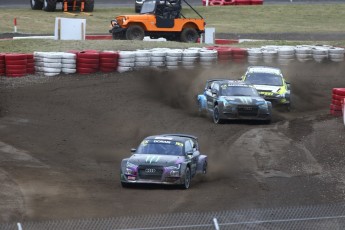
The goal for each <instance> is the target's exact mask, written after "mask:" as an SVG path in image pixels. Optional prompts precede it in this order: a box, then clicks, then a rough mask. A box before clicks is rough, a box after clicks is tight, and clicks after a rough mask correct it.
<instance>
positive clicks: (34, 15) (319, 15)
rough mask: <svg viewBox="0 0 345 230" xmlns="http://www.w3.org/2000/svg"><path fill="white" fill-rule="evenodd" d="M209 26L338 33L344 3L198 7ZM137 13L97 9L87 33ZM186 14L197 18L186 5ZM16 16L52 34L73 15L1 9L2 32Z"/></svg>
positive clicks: (23, 25)
mask: <svg viewBox="0 0 345 230" xmlns="http://www.w3.org/2000/svg"><path fill="white" fill-rule="evenodd" d="M195 8H196V9H197V10H198V11H199V12H200V14H201V15H203V17H204V18H205V21H206V23H207V26H208V27H215V28H216V32H218V33H229V32H231V33H283V32H298V33H313V32H318V33H332V32H333V33H336V32H344V21H345V4H293V5H288V4H287V5H283V4H279V5H262V6H229V7H216V6H214V7H201V6H200V7H195ZM121 14H134V9H133V7H130V8H129V7H120V8H98V9H95V11H94V12H93V16H85V15H79V16H78V17H77V18H86V19H87V33H88V34H93V33H105V34H106V33H108V30H109V24H110V23H109V22H110V20H111V19H112V18H114V17H115V16H116V15H121ZM183 14H184V15H186V16H190V17H194V16H195V13H194V12H192V11H191V10H190V9H189V8H187V7H185V9H184V10H183ZM14 17H17V20H18V30H19V32H20V33H29V34H53V31H54V22H55V17H66V18H73V16H70V15H67V14H64V13H62V12H61V11H57V12H50V13H48V12H44V11H37V10H31V9H29V8H28V9H7V8H5V9H0V31H1V32H2V33H6V32H12V31H13V18H14Z"/></svg>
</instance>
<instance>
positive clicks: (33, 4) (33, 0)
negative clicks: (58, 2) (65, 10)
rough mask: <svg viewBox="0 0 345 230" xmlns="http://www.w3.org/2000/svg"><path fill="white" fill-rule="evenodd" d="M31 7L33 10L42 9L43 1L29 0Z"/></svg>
mask: <svg viewBox="0 0 345 230" xmlns="http://www.w3.org/2000/svg"><path fill="white" fill-rule="evenodd" d="M30 5H31V9H33V10H42V8H43V2H42V1H40V0H30Z"/></svg>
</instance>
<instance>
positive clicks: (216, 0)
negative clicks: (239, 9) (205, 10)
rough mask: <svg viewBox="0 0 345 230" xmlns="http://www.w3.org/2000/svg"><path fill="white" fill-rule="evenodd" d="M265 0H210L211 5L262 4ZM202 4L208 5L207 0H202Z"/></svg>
mask: <svg viewBox="0 0 345 230" xmlns="http://www.w3.org/2000/svg"><path fill="white" fill-rule="evenodd" d="M262 4H264V0H209V1H208V5H209V6H244V5H262ZM202 5H203V6H206V0H202Z"/></svg>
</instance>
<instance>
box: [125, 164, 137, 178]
mask: <svg viewBox="0 0 345 230" xmlns="http://www.w3.org/2000/svg"><path fill="white" fill-rule="evenodd" d="M137 167H138V166H137V165H135V164H132V163H130V162H128V161H127V164H126V171H125V174H126V175H136V168H137Z"/></svg>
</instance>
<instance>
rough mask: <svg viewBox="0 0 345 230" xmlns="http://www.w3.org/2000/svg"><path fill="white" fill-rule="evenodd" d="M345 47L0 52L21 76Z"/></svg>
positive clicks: (321, 54)
mask: <svg viewBox="0 0 345 230" xmlns="http://www.w3.org/2000/svg"><path fill="white" fill-rule="evenodd" d="M344 55H345V49H344V48H341V47H332V46H320V45H317V46H310V45H302V46H301V45H300V46H262V47H260V48H249V49H245V48H236V47H231V46H209V47H204V48H199V47H193V48H188V49H170V48H154V49H149V50H137V51H119V52H118V51H101V52H100V51H97V50H84V51H76V50H70V51H68V52H67V53H65V52H34V53H33V54H20V53H19V54H0V75H6V76H8V77H21V76H25V75H26V74H33V73H34V72H35V71H36V72H37V73H42V74H44V75H45V76H56V75H58V74H60V73H65V74H73V73H79V74H92V73H96V72H98V71H101V72H104V73H111V72H115V71H117V72H120V73H122V72H126V71H132V70H135V69H143V68H166V69H172V70H174V69H179V68H184V69H194V68H195V67H197V66H201V67H203V68H212V66H214V65H215V64H222V65H227V64H229V63H235V64H236V63H243V64H246V63H249V64H251V65H261V64H268V65H271V64H280V65H288V64H290V63H291V62H296V61H299V62H317V63H321V62H343V61H344V60H345V58H344V57H345V56H344Z"/></svg>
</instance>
